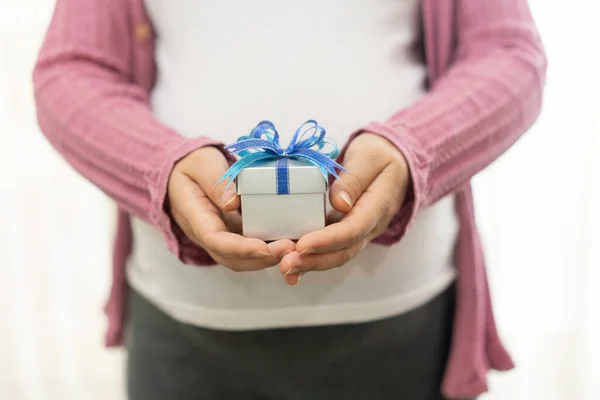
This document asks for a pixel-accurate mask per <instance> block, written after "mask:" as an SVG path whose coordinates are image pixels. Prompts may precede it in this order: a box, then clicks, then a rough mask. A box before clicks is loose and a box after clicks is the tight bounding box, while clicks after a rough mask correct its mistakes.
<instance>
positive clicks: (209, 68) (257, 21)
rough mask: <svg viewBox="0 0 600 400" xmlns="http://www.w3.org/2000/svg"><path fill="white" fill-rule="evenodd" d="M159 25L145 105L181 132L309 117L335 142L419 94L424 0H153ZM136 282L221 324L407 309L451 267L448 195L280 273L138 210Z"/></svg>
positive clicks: (287, 133)
mask: <svg viewBox="0 0 600 400" xmlns="http://www.w3.org/2000/svg"><path fill="white" fill-rule="evenodd" d="M146 4H147V7H148V11H149V13H150V15H151V18H152V20H153V23H154V26H155V29H156V32H157V42H156V46H157V48H156V56H157V65H158V81H157V84H156V87H155V90H154V92H153V93H152V108H153V111H154V112H155V114H156V116H157V117H158V118H159V119H160V120H162V121H163V122H164V123H166V124H168V125H169V126H171V127H173V128H174V129H176V130H177V131H178V132H180V133H181V134H182V135H185V136H188V137H195V136H199V135H205V136H210V137H214V138H217V139H219V140H221V141H222V142H224V143H229V142H233V141H235V140H236V139H237V138H238V137H239V136H241V135H245V134H247V133H248V132H249V131H250V129H252V128H253V127H254V126H255V125H256V123H257V122H259V121H260V120H263V119H268V120H271V121H273V122H274V123H275V125H276V126H277V127H278V130H279V132H280V134H281V135H282V142H283V143H284V144H285V143H286V141H287V140H289V139H290V137H291V135H292V133H293V132H294V130H295V129H296V127H297V126H299V125H300V124H301V123H302V122H304V121H305V120H307V119H316V120H317V121H318V122H319V124H321V125H323V126H324V127H326V128H327V132H328V135H330V136H331V137H333V138H335V139H336V140H337V141H338V143H339V144H340V145H342V144H343V143H344V142H345V140H346V138H347V137H348V135H349V134H350V133H351V132H353V131H354V130H355V129H357V128H360V127H361V126H363V125H365V124H366V123H368V122H371V121H375V120H383V119H385V118H386V117H388V116H390V115H391V114H392V113H393V112H395V111H397V110H399V109H400V108H402V107H406V106H409V105H410V104H411V103H413V102H414V101H416V100H417V99H419V98H420V97H421V96H423V95H424V88H423V86H424V81H425V77H426V76H425V74H426V70H425V66H424V64H423V62H422V60H420V59H419V57H417V56H416V54H415V52H414V42H415V40H416V39H417V37H418V31H419V29H418V14H419V5H420V4H419V1H418V0H327V1H323V0H304V1H281V0H254V1H244V0H219V1H217V0H178V1H171V0H147V1H146ZM132 228H133V237H134V248H133V253H132V256H131V258H130V260H129V265H128V279H129V282H130V284H131V285H132V286H133V287H134V288H135V289H136V290H138V291H139V292H141V293H142V294H143V295H144V296H146V297H147V298H148V299H149V300H150V301H152V302H153V303H155V304H156V305H157V306H158V307H160V308H161V309H163V310H164V311H165V312H166V313H168V314H169V315H171V316H172V317H174V318H175V319H177V320H180V321H183V322H186V323H190V324H195V325H199V326H204V327H211V328H217V329H231V330H238V329H260V328H273V327H283V326H286V327H287V326H305V325H319V324H335V323H348V322H363V321H370V320H375V319H380V318H385V317H389V316H392V315H397V314H400V313H402V312H406V311H408V310H411V309H413V308H415V307H417V306H419V305H421V304H423V303H425V302H427V301H428V300H430V299H431V298H433V297H435V296H436V295H437V294H439V293H440V292H441V291H443V290H444V289H445V288H446V287H447V286H448V285H449V284H450V283H451V282H452V280H453V279H454V277H455V271H454V266H453V261H452V254H453V249H454V243H455V239H456V236H457V231H458V220H457V217H456V215H455V211H454V198H453V197H447V198H445V199H442V200H441V201H439V202H437V203H436V204H435V205H433V206H431V207H429V208H427V209H425V210H423V211H421V213H420V214H419V215H418V217H417V220H416V222H415V224H414V226H413V228H412V229H411V230H410V231H409V232H408V233H407V234H406V236H405V237H404V239H403V240H402V241H401V242H400V243H397V244H395V245H393V246H390V247H385V246H380V245H374V244H371V245H368V246H367V247H366V248H365V250H364V251H363V252H362V253H361V254H359V255H358V256H357V257H356V258H354V259H353V260H352V261H351V262H349V263H348V264H346V265H345V266H343V267H341V268H336V269H333V270H330V271H325V272H313V273H308V274H306V276H305V277H304V278H303V280H302V282H301V283H300V284H299V285H297V286H294V287H290V286H287V285H286V284H285V283H284V281H283V279H282V276H281V273H280V272H279V268H277V267H275V268H269V269H265V270H262V271H258V272H246V273H236V272H232V271H230V270H228V269H227V268H225V267H223V266H217V267H208V268H206V267H194V266H187V265H183V264H182V263H181V262H179V261H178V260H177V258H176V257H175V256H174V255H173V254H171V253H170V252H169V251H168V250H167V248H166V246H165V244H164V242H163V239H162V237H161V235H160V234H159V233H158V232H157V231H156V230H155V229H153V228H152V227H151V226H150V225H148V224H146V223H145V222H143V221H141V220H139V219H135V218H134V219H133V226H132Z"/></svg>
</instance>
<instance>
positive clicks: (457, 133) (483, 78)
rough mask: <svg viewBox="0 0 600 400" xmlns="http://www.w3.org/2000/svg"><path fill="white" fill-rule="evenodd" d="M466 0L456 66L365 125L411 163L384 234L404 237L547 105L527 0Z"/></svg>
mask: <svg viewBox="0 0 600 400" xmlns="http://www.w3.org/2000/svg"><path fill="white" fill-rule="evenodd" d="M463 3H468V4H463V7H462V8H461V12H460V13H459V17H460V18H459V22H460V26H459V32H458V47H457V50H456V54H455V57H454V58H455V61H454V63H453V64H452V66H451V67H450V68H449V69H448V70H447V71H446V72H445V73H444V74H443V75H442V76H441V77H440V78H439V79H438V80H436V81H435V82H434V84H433V87H432V89H431V91H430V92H429V93H428V94H427V95H426V96H425V97H424V98H423V99H422V100H420V101H418V102H417V103H416V104H414V105H412V106H411V107H408V108H406V109H403V110H400V111H399V112H398V113H396V114H394V115H392V116H391V117H390V118H389V119H388V120H387V121H384V122H376V123H372V124H370V125H368V126H366V127H363V128H362V129H360V130H359V131H358V133H357V134H360V132H372V133H376V134H379V135H381V136H383V137H385V138H387V139H388V140H389V141H390V142H392V143H393V144H394V145H396V147H397V148H398V149H399V150H400V151H401V152H402V153H403V155H404V156H405V158H406V160H407V162H408V165H409V168H410V174H411V184H412V186H411V188H410V191H409V196H408V197H407V200H406V201H405V203H404V206H403V207H402V208H401V210H400V211H399V213H398V214H397V215H396V217H395V218H394V219H393V221H392V223H391V224H390V228H389V229H388V231H387V232H386V233H385V234H384V235H383V236H382V237H380V238H379V241H380V242H384V243H390V242H394V241H397V240H399V239H400V238H401V237H402V235H403V234H404V232H405V231H406V229H407V227H408V226H409V225H410V223H411V222H412V221H414V218H415V216H416V214H417V212H418V210H419V209H420V208H422V207H426V206H428V205H430V204H432V203H434V202H435V201H437V200H438V199H440V198H442V197H443V196H445V195H447V194H450V193H453V192H455V191H457V190H458V189H460V188H461V187H462V186H463V185H464V184H465V183H467V182H468V181H469V180H470V179H471V178H472V177H473V176H474V175H475V174H476V173H477V172H479V171H480V170H482V169H483V168H485V167H486V166H487V165H489V164H490V163H491V162H492V161H494V160H495V159H496V158H497V157H498V156H500V155H501V154H502V153H503V152H504V151H506V149H508V148H509V147H510V146H511V145H512V144H513V143H514V142H516V141H517V139H518V138H519V137H520V136H521V135H522V134H523V133H524V132H525V131H526V130H527V128H528V127H529V126H530V125H531V124H532V123H533V122H534V121H535V119H536V118H537V116H538V114H539V112H540V108H541V102H542V91H543V85H544V80H545V72H546V58H545V55H544V53H543V49H542V46H541V43H540V40H539V37H538V35H537V32H536V30H535V26H534V23H533V20H532V19H531V15H530V14H529V12H528V10H527V7H526V4H525V5H524V1H522V0H505V1H490V0H480V2H474V0H465V1H464V2H463ZM473 4H475V6H473ZM477 7H481V9H479V8H477ZM498 7H504V9H503V10H502V12H501V11H500V10H496V8H498ZM473 9H475V11H476V12H475V11H473ZM486 19H487V20H486Z"/></svg>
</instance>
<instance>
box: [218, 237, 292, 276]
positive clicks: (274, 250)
mask: <svg viewBox="0 0 600 400" xmlns="http://www.w3.org/2000/svg"><path fill="white" fill-rule="evenodd" d="M268 246H269V249H270V253H271V255H270V256H269V257H265V258H262V259H252V260H248V259H241V258H227V257H220V256H219V255H217V254H215V257H214V258H215V261H217V262H218V263H219V264H221V265H224V266H226V267H227V268H229V269H231V270H234V271H237V272H246V271H258V270H261V269H265V268H269V267H273V266H275V265H277V264H279V262H280V261H281V259H282V258H283V257H284V256H285V255H286V254H289V253H291V252H293V251H294V249H295V247H296V245H295V243H294V242H292V241H291V240H278V241H275V242H271V243H269V244H268Z"/></svg>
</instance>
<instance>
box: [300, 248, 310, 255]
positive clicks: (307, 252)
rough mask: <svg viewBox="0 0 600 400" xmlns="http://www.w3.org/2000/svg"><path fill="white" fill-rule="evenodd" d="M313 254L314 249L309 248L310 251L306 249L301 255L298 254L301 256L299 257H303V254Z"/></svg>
mask: <svg viewBox="0 0 600 400" xmlns="http://www.w3.org/2000/svg"><path fill="white" fill-rule="evenodd" d="M312 252H313V249H310V248H308V249H304V250H302V251H301V252H300V253H298V254H299V255H302V254H311V253H312Z"/></svg>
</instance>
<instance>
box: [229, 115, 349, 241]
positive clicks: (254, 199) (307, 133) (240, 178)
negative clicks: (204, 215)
mask: <svg viewBox="0 0 600 400" xmlns="http://www.w3.org/2000/svg"><path fill="white" fill-rule="evenodd" d="M225 148H226V149H227V150H229V151H230V152H231V153H232V154H234V155H237V156H239V159H238V160H237V161H236V162H235V163H234V164H233V165H232V166H231V167H230V168H229V169H228V170H227V172H226V173H225V174H224V175H223V177H222V178H221V181H223V180H228V186H229V185H230V184H231V183H232V182H233V181H234V180H235V182H236V188H237V193H238V194H239V195H240V197H241V203H242V206H241V207H242V208H241V213H242V230H243V235H244V236H246V237H253V238H258V239H262V240H278V239H292V240H295V239H299V238H301V237H302V236H304V235H305V234H307V233H310V232H312V231H316V230H319V229H322V228H323V227H325V194H326V192H327V181H328V177H329V175H332V176H333V177H335V178H336V179H337V178H339V176H338V174H337V172H336V170H343V171H345V168H344V167H342V166H341V165H339V164H338V163H336V162H335V161H334V160H333V159H334V158H335V157H337V155H338V154H339V150H338V147H337V146H336V145H335V143H334V142H333V141H332V140H331V139H329V138H327V137H325V128H323V127H322V126H320V125H319V124H317V122H316V121H314V120H309V121H306V122H305V123H304V124H302V125H300V127H299V128H298V129H297V130H296V132H295V133H294V135H293V137H292V140H291V141H290V144H289V145H288V146H287V147H286V148H282V147H281V145H280V144H279V133H278V132H277V130H276V129H275V126H274V125H273V123H271V122H269V121H262V122H259V124H258V125H257V126H256V127H255V128H254V129H253V130H252V131H251V132H250V134H249V135H248V136H242V137H240V138H239V139H238V140H237V142H235V143H232V144H230V145H228V146H225Z"/></svg>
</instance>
